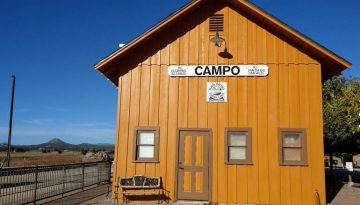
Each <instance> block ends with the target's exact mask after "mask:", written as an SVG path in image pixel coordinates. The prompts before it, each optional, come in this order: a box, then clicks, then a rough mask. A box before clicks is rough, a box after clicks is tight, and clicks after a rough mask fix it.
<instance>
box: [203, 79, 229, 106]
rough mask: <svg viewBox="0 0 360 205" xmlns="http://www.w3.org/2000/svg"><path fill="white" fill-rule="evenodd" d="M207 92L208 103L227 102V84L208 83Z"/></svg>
mask: <svg viewBox="0 0 360 205" xmlns="http://www.w3.org/2000/svg"><path fill="white" fill-rule="evenodd" d="M206 90H207V92H206V94H207V95H206V99H207V102H227V83H226V82H208V83H207V89H206Z"/></svg>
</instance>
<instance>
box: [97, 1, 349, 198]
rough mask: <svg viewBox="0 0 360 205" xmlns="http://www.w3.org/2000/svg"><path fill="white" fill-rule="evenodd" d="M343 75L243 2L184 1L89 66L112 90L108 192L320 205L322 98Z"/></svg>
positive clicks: (341, 64)
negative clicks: (328, 84) (152, 187)
mask: <svg viewBox="0 0 360 205" xmlns="http://www.w3.org/2000/svg"><path fill="white" fill-rule="evenodd" d="M350 66H351V64H350V63H349V62H347V61H346V60H344V59H343V58H341V57H340V56H337V55H336V54H334V53H332V52H331V51H329V50H327V49H326V48H324V47H323V46H321V45H319V44H317V43H316V42H314V41H312V40H311V39H309V38H308V37H306V36H304V35H302V34H300V33H299V32H297V31H296V30H294V29H292V28H290V27H289V26H288V25H286V24H284V23H282V22H281V21H279V20H278V19H276V18H274V17H273V16H271V15H270V14H268V13H266V12H265V11H263V10H261V9H259V8H257V7H256V6H255V5H253V4H251V3H249V2H248V1H245V0H194V1H192V2H191V3H189V4H188V5H186V6H185V7H184V8H182V9H180V10H179V11H177V12H176V13H174V14H173V15H171V16H170V17H168V18H167V19H165V20H163V21H162V22H160V23H159V24H158V25H156V26H154V27H153V28H151V29H150V30H149V31H147V32H145V33H144V34H143V35H141V36H139V37H137V38H136V39H134V40H133V41H131V42H130V43H129V44H127V45H126V46H124V47H122V48H120V49H119V50H117V51H116V52H114V53H112V54H111V55H109V56H108V57H106V58H105V59H103V60H101V61H100V62H98V63H97V64H96V66H95V67H96V69H97V70H99V71H100V72H101V73H103V74H104V75H105V76H106V77H107V78H108V79H109V80H111V81H112V82H113V83H114V84H115V85H116V86H117V87H118V108H117V109H118V112H117V116H118V117H117V130H116V145H115V167H114V173H113V175H114V179H113V181H114V185H115V184H116V183H118V180H119V177H131V176H134V175H145V176H159V177H161V178H162V188H163V190H165V191H166V193H167V196H168V198H169V200H170V201H177V200H195V201H199V200H200V201H201V200H203V201H209V202H214V203H230V204H234V203H238V204H304V205H312V204H322V205H323V204H325V179H324V161H323V160H324V153H323V134H322V129H323V126H322V123H323V120H322V99H321V98H322V95H321V86H322V82H324V81H325V80H326V79H328V78H330V77H332V76H334V75H338V74H340V73H341V71H342V70H344V69H346V68H349V67H350ZM113 190H114V189H113ZM113 196H114V195H113ZM119 197H121V195H119Z"/></svg>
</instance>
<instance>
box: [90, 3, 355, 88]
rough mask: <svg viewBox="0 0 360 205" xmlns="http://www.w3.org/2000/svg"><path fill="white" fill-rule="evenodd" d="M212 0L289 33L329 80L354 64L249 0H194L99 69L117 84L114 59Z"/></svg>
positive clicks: (286, 33) (97, 67)
mask: <svg viewBox="0 0 360 205" xmlns="http://www.w3.org/2000/svg"><path fill="white" fill-rule="evenodd" d="M209 1H214V2H215V1H227V2H229V3H230V4H231V5H233V6H235V7H236V8H238V9H239V10H241V11H245V12H247V13H248V14H249V15H251V17H252V18H254V19H256V20H258V21H260V22H263V23H265V24H266V25H269V26H270V27H271V28H273V29H275V30H276V32H278V33H280V34H281V35H283V36H286V38H289V39H291V41H294V42H296V44H297V45H301V46H302V47H303V48H306V50H307V51H308V52H309V53H310V54H312V56H317V57H318V59H316V60H318V61H319V62H320V63H321V64H322V66H323V67H325V68H324V69H326V72H325V73H324V72H323V75H324V76H323V78H325V79H328V78H330V77H332V76H334V75H338V74H340V73H341V71H343V70H344V69H346V68H350V67H351V63H350V62H348V61H347V60H345V59H344V58H342V57H340V56H338V55H337V54H335V53H333V52H332V51H330V50H329V49H327V48H325V47H323V46H321V45H320V44H318V43H317V42H315V41H313V40H311V39H310V38H309V37H307V36H305V35H303V34H302V33H300V32H298V31H296V30H295V29H293V28H291V27H290V26H288V25H287V24H285V23H283V22H281V21H280V20H278V19H277V18H275V17H273V16H272V15H270V14H269V13H267V12H266V11H264V10H262V9H260V8H258V7H257V6H255V5H254V4H252V3H250V2H248V1H246V0H193V1H191V2H190V3H189V4H187V5H186V6H184V7H183V8H181V9H180V10H178V11H177V12H175V13H173V14H172V15H170V16H169V17H167V18H166V19H164V20H163V21H162V22H160V23H159V24H157V25H155V26H154V27H152V28H151V29H150V30H148V31H146V32H145V33H143V34H142V35H140V36H139V37H137V38H135V39H134V40H132V41H131V42H130V43H128V44H127V45H125V46H124V47H122V48H119V49H118V50H116V51H115V52H113V53H112V54H110V55H109V56H107V57H105V58H104V59H102V60H100V61H99V62H98V63H97V64H95V68H96V69H97V70H99V71H100V72H101V73H103V74H104V75H105V76H106V77H107V78H108V79H110V80H111V81H113V83H115V84H117V78H118V77H119V76H114V73H116V72H109V69H114V68H113V67H112V66H110V64H111V63H112V62H113V61H115V60H116V61H118V60H121V57H122V56H123V55H124V54H126V53H128V52H129V51H131V50H133V49H134V48H136V47H137V46H138V45H139V44H140V43H142V42H144V41H147V40H148V39H150V38H151V37H152V36H153V35H154V34H156V33H158V32H161V30H162V29H163V28H164V27H167V26H169V25H171V24H172V23H173V22H175V21H176V20H177V19H180V18H182V17H183V16H185V15H186V14H187V13H188V12H190V11H192V10H194V9H196V8H198V7H199V6H201V5H202V4H204V3H205V2H209Z"/></svg>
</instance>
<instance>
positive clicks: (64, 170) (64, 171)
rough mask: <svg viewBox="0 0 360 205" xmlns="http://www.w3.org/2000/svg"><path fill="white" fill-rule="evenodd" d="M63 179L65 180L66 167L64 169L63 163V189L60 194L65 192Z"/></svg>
mask: <svg viewBox="0 0 360 205" xmlns="http://www.w3.org/2000/svg"><path fill="white" fill-rule="evenodd" d="M65 180H66V169H65V165H64V166H63V177H62V185H63V188H62V189H63V190H62V193H61V195H62V196H64V193H65Z"/></svg>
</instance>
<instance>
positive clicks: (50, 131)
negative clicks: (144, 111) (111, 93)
mask: <svg viewBox="0 0 360 205" xmlns="http://www.w3.org/2000/svg"><path fill="white" fill-rule="evenodd" d="M31 123H33V124H31ZM41 123H42V121H37V120H30V121H29V125H27V126H14V127H13V130H12V136H13V139H16V138H17V139H19V138H28V139H29V138H30V139H31V138H39V137H42V138H44V137H45V138H48V139H51V138H54V137H58V138H70V139H71V138H73V139H74V141H76V138H86V139H89V141H93V140H96V141H99V140H100V139H101V141H103V140H105V141H113V139H114V136H115V128H114V127H109V126H99V125H97V124H95V123H93V124H92V123H83V124H82V123H81V124H72V126H71V125H58V124H56V125H55V126H48V125H44V124H41ZM99 124H101V123H99ZM34 125H38V126H34ZM75 125H77V126H75ZM7 134H8V128H7V127H0V142H5V141H6V140H7V137H6V136H7ZM70 143H71V141H70ZM19 144H21V143H19Z"/></svg>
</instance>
